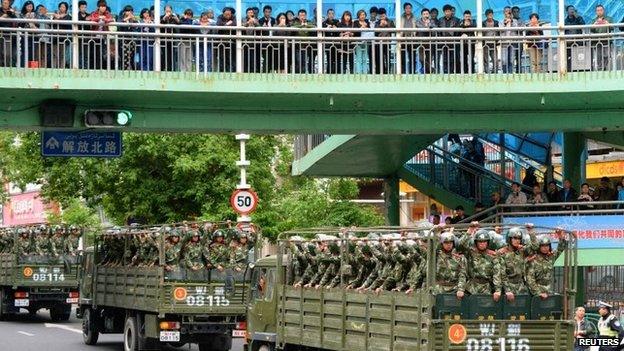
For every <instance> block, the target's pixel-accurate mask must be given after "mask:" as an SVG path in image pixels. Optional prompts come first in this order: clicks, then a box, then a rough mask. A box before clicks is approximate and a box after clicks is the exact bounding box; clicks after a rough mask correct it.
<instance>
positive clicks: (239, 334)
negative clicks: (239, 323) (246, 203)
mask: <svg viewBox="0 0 624 351" xmlns="http://www.w3.org/2000/svg"><path fill="white" fill-rule="evenodd" d="M232 337H234V338H244V337H245V331H244V330H236V329H234V330H232Z"/></svg>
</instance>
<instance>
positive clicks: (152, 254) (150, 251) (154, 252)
mask: <svg viewBox="0 0 624 351" xmlns="http://www.w3.org/2000/svg"><path fill="white" fill-rule="evenodd" d="M156 235H157V234H156V233H154V234H152V233H148V232H146V231H143V232H141V233H140V234H139V236H138V242H137V251H136V254H135V255H134V257H133V258H132V264H134V265H137V266H139V267H152V266H154V265H155V264H156V262H157V261H158V256H159V254H158V239H157V236H156Z"/></svg>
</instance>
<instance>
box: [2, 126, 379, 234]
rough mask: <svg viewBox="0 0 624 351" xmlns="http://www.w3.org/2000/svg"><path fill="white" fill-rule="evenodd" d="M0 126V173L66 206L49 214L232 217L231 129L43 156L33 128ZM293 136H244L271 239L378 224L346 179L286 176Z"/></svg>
mask: <svg viewBox="0 0 624 351" xmlns="http://www.w3.org/2000/svg"><path fill="white" fill-rule="evenodd" d="M15 140H16V137H15V134H12V133H0V150H3V151H5V152H2V153H0V174H3V175H5V177H6V178H7V179H8V180H10V181H12V182H14V183H16V184H17V185H18V186H22V187H23V186H25V185H26V184H27V183H39V184H41V185H42V195H43V197H44V198H45V199H48V200H54V201H57V202H59V203H61V205H62V206H64V208H65V211H64V214H63V217H67V218H61V219H56V218H52V220H62V221H65V222H67V223H70V222H71V221H84V222H88V221H89V220H91V218H92V214H93V213H92V212H89V211H88V210H86V209H85V208H84V206H83V205H82V204H81V203H79V202H77V201H76V199H78V198H80V199H84V200H85V201H86V206H87V207H88V208H90V209H93V208H95V207H96V206H98V205H101V206H102V207H103V208H104V211H105V213H106V215H107V216H108V217H109V218H111V219H112V220H113V222H115V223H116V224H124V223H125V222H126V221H127V220H128V219H129V218H134V219H139V220H141V221H143V222H145V223H150V224H156V223H166V222H178V221H182V220H186V219H194V218H198V219H206V220H226V219H230V220H236V214H235V213H234V212H233V210H232V209H231V208H230V204H229V197H230V194H231V192H232V191H233V190H234V188H235V186H236V184H237V183H238V181H239V171H238V168H237V167H236V164H235V162H236V160H238V158H239V143H238V142H237V141H236V140H235V139H234V138H233V137H232V136H230V135H196V134H160V135H148V134H134V133H124V135H123V143H124V154H123V156H122V157H120V158H116V159H91V158H42V157H41V156H40V147H41V146H40V142H41V137H40V135H39V134H38V133H21V134H19V135H18V137H17V140H19V143H15V142H14V141H15ZM291 145H292V138H291V137H285V136H253V137H252V138H251V140H249V142H248V143H247V158H248V159H249V160H251V161H252V162H251V166H250V167H249V169H248V178H249V183H250V184H251V185H252V187H253V188H254V190H255V191H256V192H257V193H258V196H259V198H260V203H259V205H258V209H257V211H256V212H255V213H254V214H253V217H252V218H253V220H254V222H256V223H257V224H258V225H259V226H260V227H261V228H263V233H264V235H265V236H268V237H269V238H275V237H276V236H277V234H278V233H279V232H281V231H283V230H288V229H292V228H295V227H311V226H330V225H332V226H347V225H376V224H381V223H382V222H383V221H382V217H381V216H380V215H379V214H378V213H377V212H376V211H375V210H374V209H373V208H372V207H370V206H362V205H358V204H355V203H352V202H349V201H347V200H349V199H353V198H355V197H356V196H357V192H358V188H357V184H356V182H355V181H354V180H350V179H338V180H330V181H326V182H319V181H316V180H313V179H310V178H305V177H296V178H294V177H291V176H290V164H291V163H292V151H291Z"/></svg>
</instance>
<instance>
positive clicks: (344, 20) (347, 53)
mask: <svg viewBox="0 0 624 351" xmlns="http://www.w3.org/2000/svg"><path fill="white" fill-rule="evenodd" d="M353 27H354V23H353V18H352V16H351V12H350V11H345V12H343V13H342V17H340V22H339V23H338V28H341V29H342V31H341V32H340V37H341V38H351V37H353V36H355V32H352V31H350V30H349V29H351V28H353ZM353 50H354V46H353V42H351V41H341V42H339V44H338V63H337V65H338V73H340V74H346V73H347V71H349V72H351V73H353Z"/></svg>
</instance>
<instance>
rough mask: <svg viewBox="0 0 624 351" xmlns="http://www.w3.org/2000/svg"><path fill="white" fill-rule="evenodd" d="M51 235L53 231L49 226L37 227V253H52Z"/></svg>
mask: <svg viewBox="0 0 624 351" xmlns="http://www.w3.org/2000/svg"><path fill="white" fill-rule="evenodd" d="M51 237H52V231H51V230H50V229H49V228H47V227H45V226H41V227H39V228H38V229H35V239H34V240H35V242H34V249H35V254H36V255H39V256H47V255H49V254H50V241H51Z"/></svg>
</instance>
